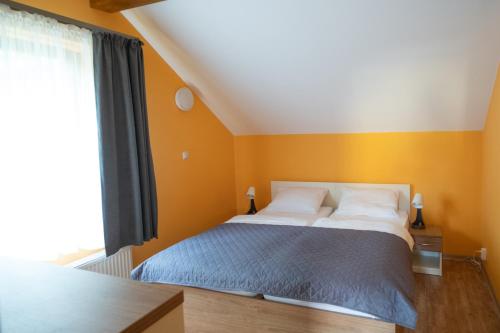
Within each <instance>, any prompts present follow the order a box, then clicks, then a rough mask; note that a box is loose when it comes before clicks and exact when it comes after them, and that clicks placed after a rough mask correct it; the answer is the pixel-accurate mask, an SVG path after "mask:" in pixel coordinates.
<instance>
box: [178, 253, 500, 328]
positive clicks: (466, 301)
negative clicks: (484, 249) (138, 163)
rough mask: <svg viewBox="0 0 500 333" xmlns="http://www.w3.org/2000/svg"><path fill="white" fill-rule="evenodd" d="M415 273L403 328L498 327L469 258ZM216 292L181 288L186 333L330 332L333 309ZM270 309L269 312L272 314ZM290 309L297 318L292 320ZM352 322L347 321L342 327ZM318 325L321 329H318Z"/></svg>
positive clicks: (483, 285) (489, 298)
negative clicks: (411, 307)
mask: <svg viewBox="0 0 500 333" xmlns="http://www.w3.org/2000/svg"><path fill="white" fill-rule="evenodd" d="M415 276H416V286H417V294H416V300H415V303H416V307H417V311H418V314H419V317H418V322H417V329H416V330H415V331H412V330H408V329H405V330H403V332H405V333H410V332H419V333H432V332H440V333H448V332H450V333H462V332H463V333H469V332H470V333H499V332H500V313H498V309H497V308H496V307H495V303H494V300H493V298H492V296H491V294H490V292H489V289H488V287H487V284H486V282H485V280H484V277H483V274H482V273H481V272H480V271H479V270H478V269H477V268H476V267H475V266H473V265H472V264H470V263H467V262H463V261H454V260H445V261H443V277H435V276H430V275H424V274H416V275H415ZM214 295H215V296H214V297H215V298H217V299H212V298H210V299H209V300H206V301H205V300H204V301H200V299H199V295H198V294H197V292H196V290H193V289H189V288H187V289H185V303H184V313H185V321H186V333H198V332H205V333H208V332H214V333H215V332H217V333H219V332H236V333H246V332H282V333H285V332H309V331H310V330H309V329H308V327H309V326H315V327H324V329H325V330H324V332H331V331H332V330H331V329H328V328H329V323H331V320H335V317H332V316H330V315H332V314H331V313H328V312H325V311H316V312H315V315H314V316H310V315H308V313H309V312H308V311H307V310H308V309H305V308H301V307H295V306H288V305H284V304H273V303H270V302H268V301H263V300H262V301H257V300H252V301H245V300H243V298H242V297H237V298H234V297H233V296H229V295H225V294H220V293H214ZM248 300H250V299H248ZM220 309H222V312H221V311H220ZM270 312H273V313H272V314H271V315H270V314H269V313H270ZM292 312H293V317H295V319H296V320H291V316H290V315H292ZM259 313H260V316H259V315H258V314H259ZM264 313H265V314H266V315H263V314H264ZM318 313H319V314H318ZM256 314H257V315H256ZM333 315H335V314H333ZM343 317H346V316H343ZM347 317H348V318H355V319H357V318H356V317H349V316H347ZM268 318H272V320H268ZM332 318H333V319H332ZM353 322H354V321H353ZM350 324H352V323H349V322H348V323H346V325H347V326H346V327H349V326H350ZM318 325H319V326H318ZM379 330H381V331H383V328H382V327H378V326H377V325H376V324H375V325H374V326H373V327H372V328H371V329H369V331H370V332H372V331H373V332H376V331H379ZM319 331H321V332H323V330H322V329H320V330H319ZM334 331H335V332H337V331H338V330H334ZM341 331H342V332H344V331H351V330H341Z"/></svg>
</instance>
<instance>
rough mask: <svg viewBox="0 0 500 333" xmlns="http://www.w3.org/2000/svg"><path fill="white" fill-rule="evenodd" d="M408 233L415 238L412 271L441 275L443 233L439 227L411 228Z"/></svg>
mask: <svg viewBox="0 0 500 333" xmlns="http://www.w3.org/2000/svg"><path fill="white" fill-rule="evenodd" d="M410 234H411V235H412V236H413V239H414V240H415V246H414V247H413V271H414V272H415V273H424V274H431V275H439V276H441V275H442V273H443V235H442V233H441V228H440V227H436V226H427V227H426V228H425V229H412V228H410Z"/></svg>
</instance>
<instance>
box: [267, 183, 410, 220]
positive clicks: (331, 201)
mask: <svg viewBox="0 0 500 333" xmlns="http://www.w3.org/2000/svg"><path fill="white" fill-rule="evenodd" d="M286 187H322V188H327V189H328V190H329V193H328V194H327V195H326V198H325V201H324V203H323V205H325V206H330V207H333V208H337V205H338V202H339V199H340V197H341V195H342V189H344V188H346V187H351V188H387V189H391V190H394V191H398V192H399V210H404V211H406V212H408V214H409V213H410V185H409V184H363V183H326V182H285V181H271V198H274V196H275V195H276V193H278V191H279V190H280V189H283V188H286Z"/></svg>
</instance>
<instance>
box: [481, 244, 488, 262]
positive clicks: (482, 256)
mask: <svg viewBox="0 0 500 333" xmlns="http://www.w3.org/2000/svg"><path fill="white" fill-rule="evenodd" d="M487 254H488V251H487V250H486V248H485V247H482V248H481V260H482V261H486V255H487Z"/></svg>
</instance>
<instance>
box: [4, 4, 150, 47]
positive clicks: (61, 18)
mask: <svg viewBox="0 0 500 333" xmlns="http://www.w3.org/2000/svg"><path fill="white" fill-rule="evenodd" d="M2 3H3V4H5V5H7V6H9V7H10V8H11V9H14V10H19V11H25V12H28V13H31V14H39V15H43V16H47V17H50V18H53V19H55V20H57V21H58V22H60V23H64V24H71V25H76V26H78V27H80V28H85V29H88V30H91V31H95V32H106V33H111V34H116V35H119V36H122V37H125V38H128V39H135V40H138V41H139V42H140V43H141V44H143V42H142V41H141V40H140V39H139V38H137V37H134V36H131V35H127V34H124V33H121V32H118V31H114V30H109V29H106V28H102V27H99V26H97V25H93V24H90V23H85V22H82V21H78V20H75V19H72V18H70V17H66V16H62V15H58V14H54V13H51V12H48V11H45V10H42V9H38V8H35V7H31V6H28V5H24V4H22V3H19V2H15V1H10V0H0V4H2Z"/></svg>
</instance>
